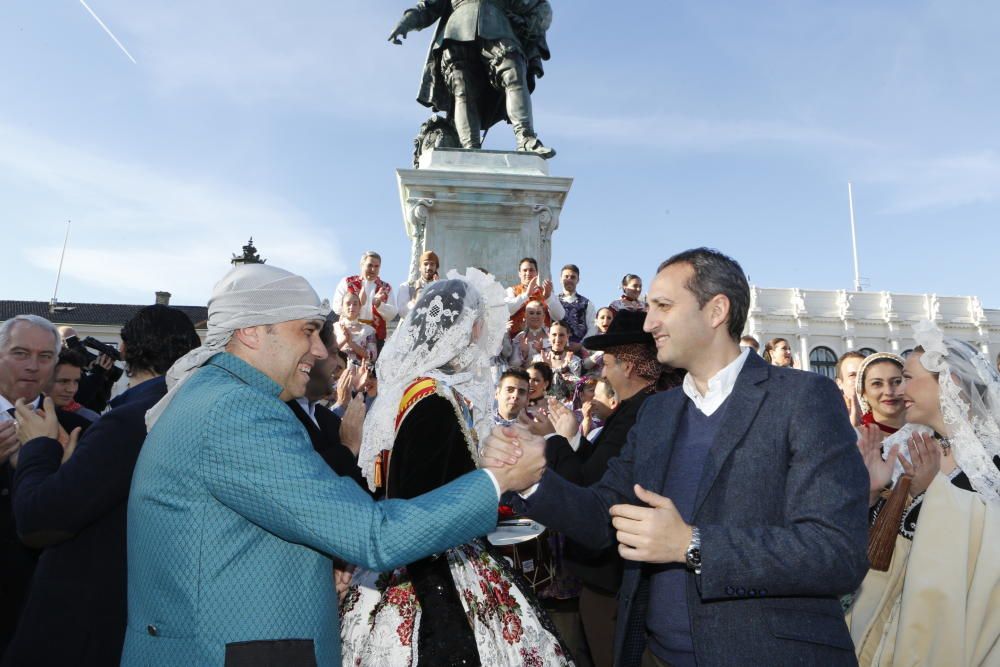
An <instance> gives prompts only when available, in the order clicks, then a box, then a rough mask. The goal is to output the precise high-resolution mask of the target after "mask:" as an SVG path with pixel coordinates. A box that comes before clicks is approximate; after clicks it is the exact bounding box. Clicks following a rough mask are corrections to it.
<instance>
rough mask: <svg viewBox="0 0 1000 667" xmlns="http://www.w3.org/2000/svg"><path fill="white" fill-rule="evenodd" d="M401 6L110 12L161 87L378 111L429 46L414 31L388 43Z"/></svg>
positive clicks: (172, 93) (128, 8) (185, 3)
mask: <svg viewBox="0 0 1000 667" xmlns="http://www.w3.org/2000/svg"><path fill="white" fill-rule="evenodd" d="M401 12H402V8H393V7H389V6H385V7H380V6H378V4H377V3H369V2H359V1H349V2H344V3H337V4H336V5H331V4H329V3H310V2H307V3H304V4H297V5H296V6H295V7H294V8H292V7H289V6H286V5H281V4H277V5H254V6H253V7H248V6H247V5H246V3H243V2H226V1H223V2H212V3H204V2H192V1H189V0H181V1H178V2H162V1H161V2H154V3H141V4H136V3H122V4H119V5H117V6H116V7H115V18H116V21H118V22H119V23H120V24H121V25H123V26H124V29H125V30H126V31H127V32H128V34H129V35H130V38H131V39H132V40H133V41H134V42H135V43H139V44H142V59H143V62H144V63H145V64H146V67H147V71H148V74H149V76H150V80H149V82H150V85H152V87H153V89H154V90H155V91H156V92H157V94H159V95H161V96H166V97H178V96H185V95H189V94H192V93H197V94H207V95H210V96H216V97H221V98H223V99H225V100H227V101H230V102H235V103H237V104H241V105H259V104H262V103H268V104H270V103H280V104H281V105H288V104H291V105H295V106H307V107H309V108H310V110H311V111H314V112H315V111H319V110H322V111H323V112H328V111H341V112H343V113H345V114H356V113H359V112H364V113H365V114H375V115H379V116H381V115H391V114H392V113H393V102H394V101H395V103H396V104H398V103H400V102H401V99H402V98H400V97H399V96H398V91H399V87H400V86H407V88H406V89H407V90H409V89H411V88H413V89H415V88H416V85H417V81H418V77H419V75H420V66H421V59H422V58H423V56H424V51H425V48H426V46H425V44H423V43H422V42H424V41H425V40H420V39H417V40H413V39H411V40H409V42H410V43H408V44H407V49H406V50H407V51H409V52H410V53H405V54H404V53H402V51H401V50H399V47H395V46H390V45H389V44H388V43H387V42H386V37H387V36H388V34H389V32H390V31H391V30H392V27H393V26H394V25H395V21H396V20H398V18H399V16H398V15H399V14H401ZM426 35H427V39H430V34H429V31H426ZM414 41H416V42H421V43H417V44H415V43H412V42H414ZM360 54H364V56H363V57H361V55H360ZM403 62H406V63H409V64H410V67H409V68H405V67H401V64H402V63H403Z"/></svg>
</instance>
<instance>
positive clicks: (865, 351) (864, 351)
mask: <svg viewBox="0 0 1000 667" xmlns="http://www.w3.org/2000/svg"><path fill="white" fill-rule="evenodd" d="M858 352H860V353H861V354H863V355H865V356H866V357H867V356H870V355H872V354H875V352H876V350H873V349H871V348H870V347H863V348H861V349H860V350H858Z"/></svg>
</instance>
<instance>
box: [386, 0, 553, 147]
mask: <svg viewBox="0 0 1000 667" xmlns="http://www.w3.org/2000/svg"><path fill="white" fill-rule="evenodd" d="M435 21H437V22H438V27H437V31H436V33H435V35H434V41H433V43H432V44H431V48H430V53H429V54H428V55H427V62H426V64H425V65H424V73H423V81H422V82H421V86H420V93H419V94H418V95H417V101H418V102H420V103H421V104H423V105H424V106H427V107H430V108H431V109H433V110H434V111H438V112H442V113H445V114H447V117H448V120H449V122H451V123H452V124H453V125H454V126H455V130H456V132H457V134H458V138H459V140H460V141H461V143H462V147H463V148H479V147H480V146H481V143H482V136H483V134H484V132H485V131H486V130H488V129H489V128H490V127H491V126H492V125H493V124H494V123H496V122H498V121H500V120H506V121H507V122H509V123H511V124H512V125H513V126H514V137H515V138H516V140H517V148H518V150H522V151H529V152H532V153H536V154H538V155H540V156H541V157H543V158H550V157H552V156H553V155H555V154H556V152H555V151H554V150H553V149H551V148H547V147H546V146H543V145H542V142H541V141H539V140H538V137H537V136H536V135H535V129H534V125H533V123H532V114H531V91H532V90H534V88H535V79H537V78H540V77H541V76H542V75H543V74H544V71H543V70H542V61H543V60H548V59H549V48H548V45H547V44H546V43H545V31H546V30H548V28H549V26H550V25H551V23H552V7H551V6H550V5H549V3H548V0H421V1H420V2H418V3H417V5H416V7H413V8H412V9H407V10H406V11H405V12H404V13H403V18H402V19H400V21H399V25H397V26H396V29H395V30H393V31H392V34H391V35H389V41H390V42H392V43H394V44H402V42H401V41H400V38H405V37H406V33H408V32H409V31H411V30H423V29H424V28H426V27H428V26H430V25H431V24H432V23H434V22H435Z"/></svg>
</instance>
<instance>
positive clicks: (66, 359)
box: [56, 347, 87, 369]
mask: <svg viewBox="0 0 1000 667" xmlns="http://www.w3.org/2000/svg"><path fill="white" fill-rule="evenodd" d="M59 366H76V367H77V368H80V369H83V368H86V367H87V358H86V357H85V356H83V353H82V352H80V351H79V350H74V349H72V348H68V347H64V348H63V349H62V351H60V352H59V358H58V359H57V360H56V367H57V368H58V367H59Z"/></svg>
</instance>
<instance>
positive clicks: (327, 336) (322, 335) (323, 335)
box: [319, 311, 338, 349]
mask: <svg viewBox="0 0 1000 667" xmlns="http://www.w3.org/2000/svg"><path fill="white" fill-rule="evenodd" d="M337 319H338V318H337V314H336V313H335V312H333V311H330V313H329V314H328V315H327V316H326V319H325V320H324V321H323V326H322V327H321V328H320V330H319V340H320V342H321V343H323V346H324V347H326V348H328V349H329V347H330V346H331V345H333V343H334V342H335V341H336V340H337V337H336V336H335V335H334V333H333V324H334V323H335V322H336V321H337Z"/></svg>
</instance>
